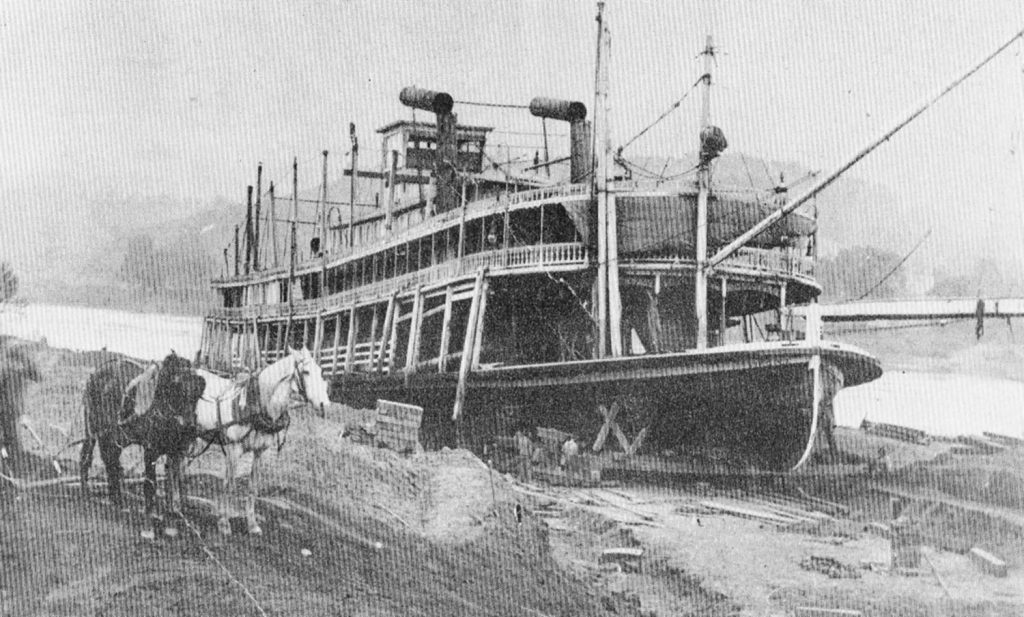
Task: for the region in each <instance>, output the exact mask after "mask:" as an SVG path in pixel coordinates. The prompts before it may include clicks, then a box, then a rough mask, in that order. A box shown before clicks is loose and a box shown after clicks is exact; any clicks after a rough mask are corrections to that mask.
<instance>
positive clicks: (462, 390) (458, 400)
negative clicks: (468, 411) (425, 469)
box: [452, 268, 487, 421]
mask: <svg viewBox="0 0 1024 617" xmlns="http://www.w3.org/2000/svg"><path fill="white" fill-rule="evenodd" d="M486 272H487V268H480V270H479V271H477V275H476V285H475V287H474V292H473V302H472V304H470V307H469V320H468V321H467V322H466V335H465V336H464V337H463V342H462V361H461V362H460V363H459V381H458V385H457V386H456V387H455V405H454V406H453V408H452V420H453V421H458V420H459V418H460V417H461V416H462V408H463V406H464V405H465V401H466V379H468V378H469V369H470V365H471V364H472V359H473V345H474V343H475V341H476V331H475V330H476V323H477V317H478V315H479V314H480V297H481V295H482V292H483V288H484V278H485V276H486Z"/></svg>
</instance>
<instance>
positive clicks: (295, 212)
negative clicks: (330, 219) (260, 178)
mask: <svg viewBox="0 0 1024 617" xmlns="http://www.w3.org/2000/svg"><path fill="white" fill-rule="evenodd" d="M298 220H299V157H295V159H294V160H293V161H292V227H291V251H290V256H289V266H288V326H287V327H286V328H285V331H284V338H285V344H287V345H291V334H292V317H293V316H294V314H295V261H296V259H297V258H298V255H297V254H296V253H297V252H298V250H299V238H298V231H297V229H296V227H297V225H298Z"/></svg>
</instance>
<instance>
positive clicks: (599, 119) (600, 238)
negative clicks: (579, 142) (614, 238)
mask: <svg viewBox="0 0 1024 617" xmlns="http://www.w3.org/2000/svg"><path fill="white" fill-rule="evenodd" d="M603 47H604V2H598V3H597V63H596V66H595V68H594V137H593V142H594V146H593V148H591V152H592V153H593V155H594V157H595V158H596V159H597V160H596V161H594V164H593V165H592V168H593V169H594V170H595V173H594V177H593V181H592V182H591V184H590V190H591V202H592V203H594V204H595V207H596V208H597V229H596V232H597V233H596V235H597V357H598V358H603V357H605V356H606V355H607V353H608V246H607V234H606V231H607V222H606V214H607V210H606V209H605V208H603V207H602V204H601V202H600V200H601V195H606V188H607V187H605V186H604V178H605V171H606V170H605V169H604V167H603V159H604V157H603V156H602V155H600V154H598V152H603V151H604V149H603V148H600V147H599V146H600V142H599V139H600V137H599V136H602V135H604V131H603V130H602V128H603V124H604V113H603V111H602V110H603V109H604V105H602V101H601V81H602V79H601V78H602V69H601V63H602V58H601V52H602V49H603Z"/></svg>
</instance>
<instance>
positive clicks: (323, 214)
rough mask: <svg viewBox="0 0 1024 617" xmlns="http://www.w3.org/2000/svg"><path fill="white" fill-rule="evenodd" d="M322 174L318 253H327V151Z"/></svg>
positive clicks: (324, 153)
mask: <svg viewBox="0 0 1024 617" xmlns="http://www.w3.org/2000/svg"><path fill="white" fill-rule="evenodd" d="M323 155H324V164H323V172H322V173H321V175H320V251H321V252H323V253H326V252H327V150H324V152H323Z"/></svg>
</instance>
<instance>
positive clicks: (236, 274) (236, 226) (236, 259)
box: [235, 225, 238, 276]
mask: <svg viewBox="0 0 1024 617" xmlns="http://www.w3.org/2000/svg"><path fill="white" fill-rule="evenodd" d="M235 276H238V225H235Z"/></svg>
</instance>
